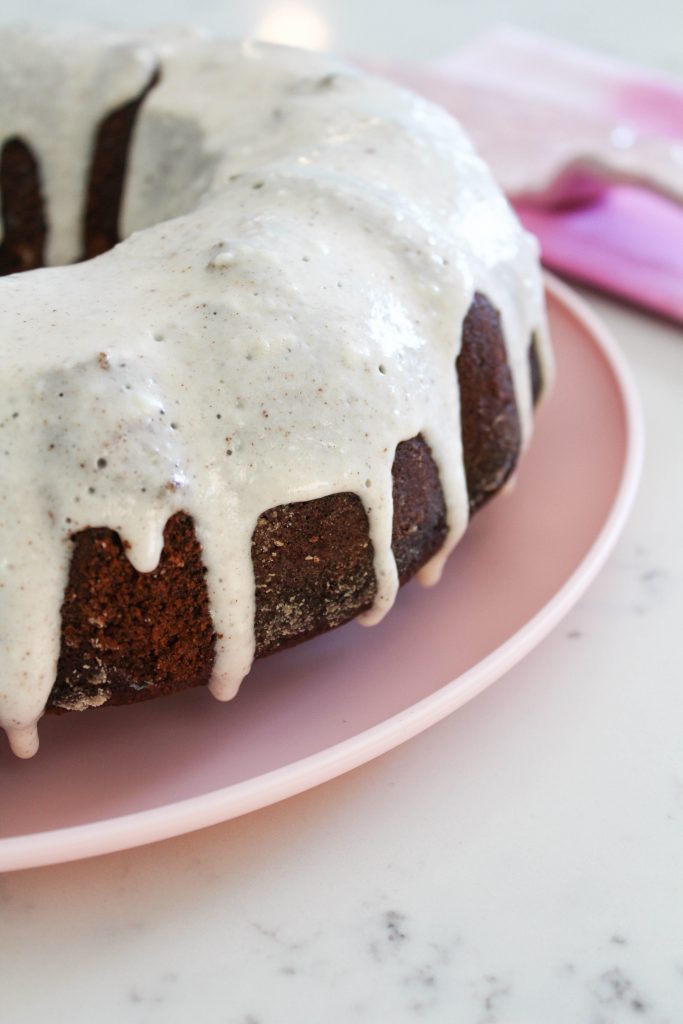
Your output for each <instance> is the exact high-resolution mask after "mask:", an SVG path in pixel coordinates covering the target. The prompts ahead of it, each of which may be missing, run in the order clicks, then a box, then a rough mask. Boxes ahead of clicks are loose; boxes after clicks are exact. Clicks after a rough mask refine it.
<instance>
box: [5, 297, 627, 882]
mask: <svg viewBox="0 0 683 1024" xmlns="http://www.w3.org/2000/svg"><path fill="white" fill-rule="evenodd" d="M548 301H549V308H550V320H551V327H552V332H553V337H554V341H555V346H556V351H557V362H558V380H557V385H556V388H555V391H554V393H553V395H552V397H551V399H550V400H549V402H548V403H547V405H546V406H545V408H544V409H543V410H542V411H541V413H540V416H539V429H538V432H537V434H536V436H535V438H534V442H533V444H532V446H531V448H530V450H529V452H528V454H527V455H526V457H525V458H524V460H523V463H522V466H521V469H520V472H519V475H518V479H517V484H516V487H515V488H514V490H513V491H511V493H509V494H508V495H506V496H504V497H501V498H500V499H498V500H496V501H495V502H493V503H492V505H490V506H489V507H488V508H486V509H485V510H484V511H483V512H481V513H480V514H479V515H477V517H476V519H475V520H474V521H473V523H472V525H471V527H470V529H469V531H468V533H467V535H466V537H465V539H464V540H463V542H462V544H461V545H460V546H459V547H458V549H457V551H456V552H455V554H454V555H453V557H452V558H451V560H450V563H449V566H448V568H447V571H446V573H445V576H444V579H443V580H442V582H441V584H440V585H439V586H438V587H435V588H434V589H432V590H422V589H421V588H420V587H418V586H416V585H415V584H410V585H409V586H408V587H407V588H406V589H405V590H404V591H403V592H402V594H401V595H400V598H399V600H398V603H397V606H396V607H395V608H394V610H393V611H392V613H391V614H390V615H389V616H388V617H387V619H386V620H385V621H384V622H383V623H382V624H381V625H379V626H377V627H376V628H374V629H363V628H361V627H360V626H358V625H357V624H355V623H351V624H350V625H348V626H345V627H344V628H342V629H340V630H337V631H336V632H335V633H331V634H330V635H329V636H326V637H320V638H319V639H317V640H314V641H312V642H310V643H307V644H304V645H303V646H301V647H299V648H295V649H294V650H291V651H286V652H284V653H282V654H280V655H278V656H277V657H275V658H272V659H269V660H267V661H265V662H263V663H261V664H258V665H257V666H256V667H255V668H254V670H253V672H252V673H251V676H250V677H249V679H248V681H247V683H246V684H245V686H244V687H243V688H242V691H241V693H240V694H239V696H238V697H237V698H236V700H234V701H233V702H232V703H231V704H227V705H223V704H219V703H217V702H216V701H214V700H213V699H212V698H211V697H210V695H209V694H208V693H206V692H204V691H191V692H188V693H184V694H181V695H179V696H177V697H175V698H173V699H168V700H162V701H153V702H151V703H149V704H143V705H138V706H136V707H131V708H112V709H107V710H102V711H99V712H91V713H89V714H86V715H71V716H67V717H64V718H56V719H47V720H45V721H44V722H43V723H42V725H41V749H40V753H39V754H38V756H37V757H36V758H34V759H33V760H32V761H19V760H17V759H15V758H13V757H12V756H11V755H10V753H9V751H7V750H5V749H2V750H1V751H0V779H1V780H2V783H1V785H0V868H1V869H4V870H9V869H13V868H22V867H30V866H35V865H39V864H50V863H57V862H59V861H64V860H73V859H77V858H79V857H88V856H91V855H93V854H97V853H105V852H109V851H112V850H119V849H124V848H126V847H130V846H135V845H139V844H142V843H149V842H152V841H154V840H157V839H163V838H166V837H168V836H173V835H178V834H180V833H182V832H188V831H190V830H192V829H197V828H201V827H203V826H205V825H211V824H213V823H215V822H218V821H224V820H225V819H227V818H231V817H236V816H237V815H239V814H244V813H245V812H246V811H252V810H255V809H256V808H258V807H263V806H265V805H267V804H270V803H274V802H275V801H277V800H281V799H283V798H284V797H287V796H291V795H292V794H294V793H298V792H300V791H302V790H304V789H307V788H309V787H311V786H315V785H317V784H318V783H320V782H324V781H325V780H327V779H330V778H332V777H334V776H336V775H339V774H341V773H342V772H345V771H348V770H349V769H350V768H354V767H355V766H356V765H359V764H362V763H363V762H364V761H368V760H369V759H370V758H373V757H376V756H377V755H378V754H381V753H383V752H384V751H386V750H389V749H390V748H391V747H394V746H396V745H397V744H399V743H401V742H403V741H404V740H407V739H408V738H409V737H411V736H414V735H415V734H416V733H418V732H420V731H421V730H422V729H426V728H427V726H429V725H432V724H433V723H434V722H437V721H438V720H439V719H441V718H443V717H444V716H445V715H447V714H449V713H450V712H451V711H454V710H455V709H456V708H458V707H460V706H461V705H462V704H464V703H465V702H466V701H468V700H470V698H472V697H474V696H475V695H476V694H477V693H479V692H480V691H481V690H483V689H484V687H486V686H488V685H489V684H490V683H492V682H493V681H494V680H495V679H497V678H498V677H499V676H501V675H502V674H503V673H504V672H505V671H507V670H508V669H509V668H511V667H512V665H514V664H515V663H516V662H518V661H519V660H520V658H522V657H523V656H524V655H525V654H526V653H527V652H528V651H529V650H530V649H531V648H532V647H533V646H534V645H535V644H537V643H538V642H539V641H540V640H541V639H542V638H543V637H544V636H545V635H546V634H547V633H548V632H549V631H550V630H551V629H552V628H553V626H555V625H556V624H557V623H558V621H559V620H560V618H561V617H562V616H563V615H564V614H565V613H566V612H567V611H568V610H569V608H570V607H571V606H572V605H573V604H574V602H575V601H576V600H577V599H578V598H579V596H580V595H581V594H582V593H583V591H584V590H585V589H586V587H587V586H588V584H589V583H590V582H591V580H592V579H593V578H594V576H595V575H596V573H597V572H598V570H599V569H600V567H601V566H602V565H603V563H604V561H605V559H606V558H607V555H608V553H609V551H610V550H611V549H612V547H613V545H614V543H615V541H616V539H617V536H618V534H619V531H620V529H621V527H622V525H623V523H624V520H625V517H626V514H627V512H628V509H629V507H630V505H631V502H632V499H633V496H634V493H635V489H636V484H637V480H638V476H639V471H640V465H641V461H642V429H641V419H640V413H639V407H638V401H637V398H636V395H635V391H634V388H633V385H632V383H631V381H630V378H629V375H628V373H627V372H626V370H625V369H624V366H623V363H622V360H621V356H620V355H619V353H618V351H617V349H616V348H615V345H614V343H613V342H612V341H611V340H610V338H609V336H608V335H607V334H606V333H605V330H604V328H603V327H602V326H601V325H600V324H599V323H598V322H597V321H596V320H595V318H594V317H593V315H592V314H591V312H590V311H589V310H588V309H587V307H586V306H585V305H584V304H583V303H582V302H581V301H580V300H579V299H577V298H576V297H575V296H574V295H573V294H572V293H571V292H570V291H569V289H567V288H566V287H564V286H563V285H560V284H558V283H557V282H555V281H549V282H548Z"/></svg>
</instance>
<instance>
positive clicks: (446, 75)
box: [374, 28, 683, 322]
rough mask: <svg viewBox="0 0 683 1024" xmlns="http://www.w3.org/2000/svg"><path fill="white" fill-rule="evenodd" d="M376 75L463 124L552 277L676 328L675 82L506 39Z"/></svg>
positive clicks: (680, 297) (682, 174)
mask: <svg viewBox="0 0 683 1024" xmlns="http://www.w3.org/2000/svg"><path fill="white" fill-rule="evenodd" d="M374 67H375V68H377V67H378V66H377V65H374ZM381 70H382V71H383V72H384V73H386V74H389V75H391V76H392V77H394V78H396V79H398V80H399V81H402V82H404V83H406V84H408V85H411V86H412V87H413V88H415V89H417V90H418V91H421V92H422V93H424V94H425V95H427V96H429V97H430V98H431V99H434V100H436V101H437V102H439V103H441V104H442V105H443V106H445V107H447V108H448V109H449V110H451V111H452V112H453V113H454V114H455V116H456V117H458V118H459V120H460V121H462V123H463V124H464V125H465V127H466V128H467V130H468V131H469V133H470V134H471V136H472V137H473V139H474V141H475V144H476V145H477V148H478V149H479V151H480V152H481V154H482V156H484V157H485V159H486V160H487V161H488V163H489V164H490V166H491V167H492V169H493V171H494V173H495V174H496V176H497V177H498V180H499V181H500V183H501V185H502V186H503V188H504V189H505V191H506V192H507V194H508V196H509V197H510V199H511V200H512V202H513V204H514V205H515V207H516V209H517V211H518V213H519V215H520V217H521V219H522V220H523V222H524V223H525V225H526V226H527V227H528V228H529V230H531V231H533V232H534V233H535V234H536V235H537V236H538V238H539V240H540V243H541V249H542V254H543V260H544V262H545V263H546V265H547V266H549V267H551V268H553V269H554V270H556V271H558V272H560V273H564V274H566V275H568V276H570V277H572V278H575V279H577V280H580V281H583V282H585V283H587V284H590V285H593V286H594V287H596V288H599V289H601V290H604V291H605V292H609V293H611V294H614V295H617V296H619V297H621V298H623V299H626V300H628V301H630V302H633V303H635V304H637V305H640V306H643V307H645V308H647V309H650V310H652V311H654V312H656V313H658V314H660V315H662V316H665V317H668V318H670V319H674V320H678V321H680V322H683V84H681V83H678V82H676V81H674V80H672V79H667V78H665V77H664V76H658V75H655V74H653V73H650V72H647V71H643V70H641V69H638V68H633V67H630V66H628V65H625V64H622V63H620V62H618V61H615V60H612V59H610V58H607V57H603V56H600V55H597V54H593V53H590V52H586V51H584V50H582V49H580V48H578V47H575V46H571V45H568V44H565V43H560V42H557V41H555V40H552V39H548V38H545V37H542V36H537V35H532V34H529V33H526V32H522V31H519V30H516V29H507V28H503V29H498V30H496V31H495V32H493V33H492V34H490V35H488V36H486V37H484V38H483V39H482V40H480V41H479V42H477V43H475V44H473V45H472V46H470V47H469V48H468V49H466V50H464V51H461V52H459V53H457V54H455V55H453V56H452V57H447V58H445V59H443V60H440V61H438V62H436V63H434V64H432V65H430V66H428V67H406V66H402V67H396V66H393V67H382V68H381Z"/></svg>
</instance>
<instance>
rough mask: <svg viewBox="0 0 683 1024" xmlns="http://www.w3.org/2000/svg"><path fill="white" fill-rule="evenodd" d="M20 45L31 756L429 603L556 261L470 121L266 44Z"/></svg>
mask: <svg viewBox="0 0 683 1024" xmlns="http://www.w3.org/2000/svg"><path fill="white" fill-rule="evenodd" d="M2 41H3V53H4V55H5V57H4V59H3V62H2V66H0V90H1V91H2V96H3V103H2V108H1V112H0V120H1V124H0V145H1V158H0V190H1V195H2V245H1V246H0V270H1V271H2V272H3V273H4V274H8V275H10V276H8V277H6V278H5V279H4V280H3V282H2V283H1V285H0V332H1V334H0V336H1V338H2V342H1V344H2V357H1V358H2V372H1V373H0V451H1V458H2V473H1V476H0V723H1V724H2V725H3V726H4V728H5V729H6V730H7V732H8V734H9V738H10V742H11V744H12V747H13V749H14V750H15V751H16V753H18V754H19V755H21V756H29V755H30V754H32V753H33V752H34V751H35V749H36V747H37V733H36V723H37V721H38V719H39V718H40V717H41V715H42V714H43V713H44V711H45V710H46V709H47V710H48V711H60V710H74V709H83V708H87V707H92V706H97V705H101V704H107V703H109V704H121V703H130V702H133V701H138V700H144V699H147V698H150V697H154V696H157V695H160V694H166V693H170V692H172V691H176V690H179V689H183V688H185V687H189V686H196V685H199V684H205V683H206V684H208V685H209V687H210V689H211V690H212V691H213V693H214V694H215V696H217V697H218V698H219V699H221V700H224V699H228V698H230V697H232V696H233V695H234V694H235V692H236V690H237V687H238V686H239V684H240V682H241V680H242V678H243V677H244V676H245V675H246V674H247V672H248V671H249V668H250V666H251V663H252V660H253V658H254V657H261V656H263V655H266V654H271V653H272V652H274V651H276V650H278V649H279V648H282V647H285V646H287V645H290V644H293V643H297V642H299V641H301V640H303V639H306V638H309V637H312V636H315V635H316V634H318V633H321V632H323V631H324V630H327V629H330V628H332V627H334V626H337V625H339V624H341V623H343V622H346V621H347V620H349V619H351V618H353V617H354V616H360V617H361V621H365V622H367V623H372V622H376V621H378V620H379V619H380V618H381V617H382V615H383V614H384V613H385V612H386V611H387V609H388V608H389V607H390V606H391V604H392V602H393V601H394V598H395V595H396V590H397V588H398V586H399V584H400V583H402V582H404V581H405V580H407V579H409V578H410V577H411V576H413V575H414V574H415V573H417V572H418V571H419V572H420V573H421V576H422V577H423V578H424V580H425V581H427V582H428V581H435V580H436V579H437V578H438V575H439V572H440V569H441V566H442V564H443V562H444V560H445V558H446V556H447V555H448V553H449V552H450V551H451V550H452V548H453V546H454V545H455V543H456V542H457V541H458V539H459V538H460V537H461V535H462V533H463V531H464V530H465V528H466V526H467V522H468V517H469V515H470V513H471V512H473V511H474V510H476V509H477V508H479V507H480V506H481V505H482V504H483V503H484V502H485V501H487V500H488V498H490V497H491V495H493V494H495V493H496V492H497V491H499V490H500V489H501V487H502V486H503V484H504V483H505V481H506V480H507V479H508V478H509V476H510V474H511V472H512V471H513V469H514V466H515V463H516V461H517V458H518V455H519V453H520V451H521V450H522V449H523V447H524V445H525V444H526V443H527V441H528V438H529V435H530V429H531V420H532V409H533V405H534V402H535V401H536V400H537V399H538V397H539V395H540V393H541V392H542V390H543V388H544V387H545V386H546V384H547V382H548V380H549V377H550V373H551V355H550V352H549V347H548V339H547V330H546V323H545V314H544V305H543V293H542V283H541V277H540V273H539V268H538V260H537V247H536V244H535V242H534V241H533V239H531V238H530V237H529V236H528V235H527V234H526V233H525V232H524V231H523V230H522V229H521V227H520V225H519V223H518V222H517V220H516V219H515V216H514V214H513V213H512V212H511V210H510V208H509V207H508V205H507V203H506V201H505V199H504V198H503V196H502V194H501V193H500V191H499V189H498V188H497V186H496V185H495V184H494V182H493V180H492V178H491V176H490V174H489V172H488V170H487V169H486V167H485V166H484V165H483V164H482V162H481V160H480V159H479V158H478V157H477V156H476V154H475V153H474V152H473V149H472V147H471V145H470V143H469V142H468V140H467V138H466V137H465V136H464V135H463V133H462V131H461V129H460V128H459V126H458V125H457V124H456V123H455V122H454V121H453V120H452V119H451V117H450V116H448V115H447V114H446V113H445V112H444V111H442V110H440V109H438V108H437V107H435V106H433V105H431V104H429V103H427V102H425V101H423V100H422V99H420V98H418V97H417V96H414V95H412V94H411V93H408V92H406V91H404V90H401V89H399V88H398V87H397V86H395V85H393V84H390V83H388V82H385V81H383V80H381V79H378V78H374V77H370V76H368V75H365V74H361V73H359V72H357V71H355V70H353V69H351V68H349V67H347V66H345V65H343V64H339V63H337V62H335V61H333V60H331V59H329V58H328V57H322V56H318V55H313V54H310V53H303V52H298V51H295V50H290V49H287V48H280V47H274V46H269V45H262V44H258V43H253V42H247V43H242V44H237V43H228V42H224V41H216V40H210V39H206V38H203V37H199V36H195V35H191V34H170V35H169V34H160V35H154V34H150V35H149V36H146V37H144V38H141V39H137V40H130V39H124V38H121V37H118V36H115V35H102V34H99V33H97V34H96V33H92V32H86V31H83V32H77V33H74V32H70V33H68V34H67V33H62V34H59V33H57V34H55V33H50V34H41V33H36V32H35V31H31V32H28V31H16V32H12V31H9V30H4V31H3V40H2ZM121 239H123V241H121ZM117 243H118V244H117ZM93 257H94V258H93ZM18 271H30V273H17V272H18Z"/></svg>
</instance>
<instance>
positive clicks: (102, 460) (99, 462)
mask: <svg viewBox="0 0 683 1024" xmlns="http://www.w3.org/2000/svg"><path fill="white" fill-rule="evenodd" d="M106 465H107V460H106V459H105V458H103V456H100V457H99V459H98V460H97V468H98V469H104V467H105V466H106Z"/></svg>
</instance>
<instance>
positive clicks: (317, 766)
mask: <svg viewBox="0 0 683 1024" xmlns="http://www.w3.org/2000/svg"><path fill="white" fill-rule="evenodd" d="M544 278H545V286H546V291H547V293H548V295H549V297H550V298H551V299H553V300H554V301H555V302H557V303H558V305H559V306H560V307H561V308H562V309H563V311H564V312H565V313H568V314H569V315H570V316H571V317H572V318H573V319H575V320H578V321H579V322H580V323H581V324H582V326H583V327H584V328H585V329H586V330H587V331H588V333H589V334H590V337H591V340H592V342H593V343H594V344H595V346H596V348H597V349H599V351H600V352H601V354H602V356H603V358H604V359H605V360H606V362H607V364H608V366H609V369H610V371H611V373H612V376H613V379H614V381H615V382H616V384H617V388H618V393H619V398H620V402H621V411H622V415H623V418H624V427H625V455H624V461H623V466H622V468H621V475H620V479H619V483H618V486H617V488H616V491H615V497H614V500H613V502H612V505H611V508H610V510H609V512H608V514H607V516H606V517H605V520H604V522H603V524H602V526H601V528H600V530H599V531H598V533H597V535H596V537H595V539H594V540H593V543H592V544H591V546H590V547H589V549H588V551H587V552H586V554H585V556H584V557H583V559H582V560H581V562H580V563H579V565H578V566H577V567H576V568H575V570H574V571H573V572H572V573H571V575H570V576H569V577H568V578H567V579H566V580H565V582H564V583H563V584H562V586H561V587H560V588H559V590H557V591H556V592H555V594H554V595H553V596H552V597H551V598H550V600H549V601H547V602H546V603H545V604H544V605H543V607H542V608H541V609H540V610H539V611H537V612H536V614H535V615H533V616H532V617H531V618H530V619H529V620H528V621H527V622H526V623H524V625H523V626H522V627H521V628H520V629H519V630H517V631H516V632H515V633H513V634H512V635H511V636H509V637H508V638H507V639H506V640H504V641H503V643H502V644H499V646H498V647H496V648H495V649H494V650H493V651H491V652H490V653H489V654H487V655H486V656H485V657H484V658H483V659H481V660H480V661H479V662H477V664H476V665H474V666H472V667H471V668H470V669H468V670H466V671H465V672H463V673H461V674H460V675H458V676H456V677H455V678H454V679H451V680H449V682H447V683H444V684H443V686H441V687H439V689H438V690H436V691H435V692H434V693H432V694H429V695H428V696H426V697H423V698H422V699H421V700H419V701H417V702H416V703H415V704H412V705H411V706H410V707H408V708H405V709H403V710H402V711H400V712H398V713H397V714H394V715H391V716H390V717H389V718H386V719H384V720H383V721H381V722H379V723H377V724H376V725H374V726H372V727H370V728H369V729H364V730H362V731H360V732H358V733H355V734H354V735H353V736H350V737H348V738H347V739H344V740H341V741H340V742H339V743H336V744H333V745H332V746H329V747H326V748H324V749H323V750H321V751H317V752H316V753H313V754H309V755H307V756H306V757H303V758H299V759H298V760H296V761H292V762H290V763H289V764H286V765H282V766H281V767H279V768H276V769H273V770H271V771H269V772H264V773H263V774H261V775H256V776H253V777H252V778H250V779H245V780H243V781H241V782H238V783H233V784H231V785H229V786H223V787H220V788H218V789H216V790H212V791H211V792H209V793H203V794H200V795H197V796H191V797H185V798H184V799H182V800H177V801H174V802H172V803H166V804H163V805H161V806H158V807H153V808H148V809H146V810H142V811H135V812H132V813H130V814H123V815H117V816H115V817H112V818H105V819H103V820H101V821H94V822H87V823H85V824H81V825H69V826H66V827H64V828H59V829H47V830H45V831H41V832H32V833H27V834H24V835H20V836H9V837H7V838H4V839H3V838H0V871H12V870H19V869H25V868H31V867H40V866H45V865H48V864H60V863H64V862H67V861H76V860H81V859H83V858H86V857H92V856H97V855H101V854H105V853H115V852H118V851H120V850H124V849H130V848H133V847H137V846H144V845H147V844H148V843H153V842H158V841H161V840H163V839H170V838H172V837H174V836H178V835H184V834H186V833H189V832H193V831H196V830H198V829H200V828H206V827H209V826H211V825H215V824H218V823H219V822H222V821H228V820H230V819H232V818H236V817H240V816H241V815H242V814H246V813H248V812H251V811H257V810H260V809H261V808H263V807H266V806H268V805H270V804H274V803H278V802H279V801H281V800H283V799H286V798H287V797H291V796H295V795H297V794H298V793H301V792H304V791H305V790H307V789H312V788H314V787H315V786H318V785H321V784H322V783H324V782H328V781H329V780H330V779H332V778H336V777H337V776H339V775H342V774H345V773H346V772H348V771H351V770H353V769H354V768H357V767H359V766H360V765H361V764H364V763H366V762H368V761H370V760H373V759H374V758H375V757H379V756H380V755H381V754H384V753H386V752H387V751H389V750H391V749H393V748H394V747H397V746H399V745H400V744H401V743H404V742H406V741H407V740H409V739H412V738H413V737H414V736H416V735H418V734H419V733H420V732H423V731H424V730H426V729H428V728H429V727H430V726H431V725H434V724H435V723H436V722H438V721H440V720H441V719H443V718H445V717H446V716H447V715H449V714H451V713H452V712H454V711H456V710H457V709H458V708H460V707H462V706H463V705H464V704H466V703H467V702H468V701H469V700H471V699H472V698H473V697H476V696H477V695H478V694H479V693H481V692H482V691H483V690H485V689H486V688H487V687H488V686H490V685H491V684H492V683H493V682H495V681H496V680H497V679H499V678H500V677H501V676H502V675H504V674H505V673H506V672H507V671H509V670H510V669H511V668H513V667H514V666H515V665H516V664H518V662H520V661H521V660H522V659H523V658H524V657H525V656H526V655H527V654H528V653H529V651H530V650H532V649H533V648H534V647H535V646H536V645H537V644H538V643H539V642H540V641H541V640H543V639H544V638H545V637H546V636H547V635H548V634H549V633H550V632H551V631H552V630H553V629H554V628H555V627H556V626H557V624H558V623H559V622H560V621H561V619H562V618H563V617H564V616H565V615H566V614H567V612H568V611H569V610H570V609H571V608H572V607H573V606H574V604H575V603H576V602H577V601H578V600H579V598H580V597H581V596H582V595H583V593H584V592H585V591H586V589H587V588H588V587H589V586H590V584H591V583H592V582H593V580H594V579H595V577H596V576H597V574H598V573H599V571H600V570H601V569H602V567H603V565H604V564H605V562H606V560H607V558H608V557H609V555H610V553H611V551H612V550H613V548H614V546H615V544H616V542H617V539H618V537H619V535H620V533H621V531H622V528H623V526H624V525H625V523H626V519H627V516H628V514H629V512H630V510H631V507H632V505H633V502H634V499H635V496H636V493H637V489H638V484H639V481H640V477H641V473H642V467H643V458H644V449H645V431H644V419H643V412H642V406H641V401H640V397H639V394H638V390H637V387H636V384H635V381H634V378H633V375H632V372H631V369H630V368H629V366H628V364H627V362H626V360H625V358H624V356H623V355H622V352H621V349H620V348H619V346H618V343H617V342H616V341H615V339H614V338H613V336H612V334H611V332H610V331H609V329H608V328H607V327H606V326H605V325H604V324H603V323H602V321H601V320H600V318H599V317H598V316H597V315H596V314H595V313H594V312H593V311H592V309H591V308H590V307H589V306H588V304H587V303H586V302H585V301H584V300H583V299H582V298H581V297H580V296H579V295H577V294H576V292H575V291H574V290H573V289H572V288H570V287H569V286H567V285H566V284H564V283H562V282H561V281H559V280H558V279H557V278H556V277H554V275H551V274H548V273H547V272H546V273H545V274H544Z"/></svg>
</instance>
